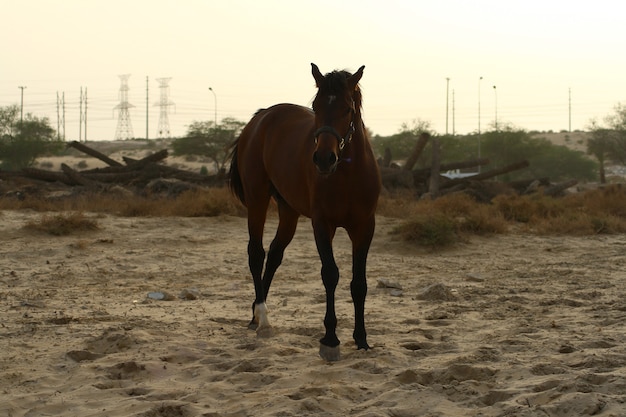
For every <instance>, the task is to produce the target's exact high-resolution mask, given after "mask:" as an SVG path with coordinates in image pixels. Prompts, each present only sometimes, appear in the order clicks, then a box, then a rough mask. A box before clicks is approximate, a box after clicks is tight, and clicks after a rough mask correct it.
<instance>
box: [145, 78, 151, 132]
mask: <svg viewBox="0 0 626 417" xmlns="http://www.w3.org/2000/svg"><path fill="white" fill-rule="evenodd" d="M149 87H150V85H149V83H148V77H146V140H148V127H149V125H150V124H149V123H148V117H149V111H148V92H149Z"/></svg>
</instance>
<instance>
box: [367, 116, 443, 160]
mask: <svg viewBox="0 0 626 417" xmlns="http://www.w3.org/2000/svg"><path fill="white" fill-rule="evenodd" d="M423 132H427V133H430V134H431V135H432V134H433V133H434V132H433V131H432V130H431V125H430V122H427V121H423V120H419V119H417V120H413V122H412V123H411V124H408V123H403V124H402V126H401V128H400V131H399V132H398V133H396V134H395V135H391V136H387V137H381V136H377V137H376V138H375V140H373V141H372V146H373V148H374V152H375V153H376V154H377V155H384V154H385V149H389V150H390V151H391V155H392V157H393V159H395V160H398V159H405V158H408V156H409V155H410V154H411V152H412V151H413V148H414V147H415V142H417V139H418V138H419V136H420V134H422V133H423ZM418 165H419V164H418Z"/></svg>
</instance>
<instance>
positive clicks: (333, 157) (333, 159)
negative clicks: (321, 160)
mask: <svg viewBox="0 0 626 417" xmlns="http://www.w3.org/2000/svg"><path fill="white" fill-rule="evenodd" d="M335 162H337V155H335V153H334V152H332V153H331V154H330V155H329V156H328V164H329V165H330V166H333V165H335Z"/></svg>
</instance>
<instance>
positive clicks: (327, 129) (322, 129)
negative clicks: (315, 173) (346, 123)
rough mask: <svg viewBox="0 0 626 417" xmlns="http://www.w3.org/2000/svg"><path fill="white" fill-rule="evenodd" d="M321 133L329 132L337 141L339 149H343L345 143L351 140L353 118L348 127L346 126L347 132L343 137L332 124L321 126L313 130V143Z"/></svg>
mask: <svg viewBox="0 0 626 417" xmlns="http://www.w3.org/2000/svg"><path fill="white" fill-rule="evenodd" d="M322 133H330V134H331V135H333V136H334V137H336V138H337V140H338V141H339V151H343V148H344V147H345V146H346V143H350V142H351V141H352V134H353V133H354V120H353V121H351V122H350V127H348V132H347V133H346V136H345V137H342V136H341V135H340V134H339V132H337V130H336V129H335V128H334V127H332V126H322V127H320V128H319V129H317V130H316V131H315V133H314V134H313V137H314V138H315V143H317V138H318V136H319V135H321V134H322Z"/></svg>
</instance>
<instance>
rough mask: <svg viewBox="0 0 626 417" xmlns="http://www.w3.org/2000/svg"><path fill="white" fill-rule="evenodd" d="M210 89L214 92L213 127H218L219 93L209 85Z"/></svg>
mask: <svg viewBox="0 0 626 417" xmlns="http://www.w3.org/2000/svg"><path fill="white" fill-rule="evenodd" d="M209 91H210V92H212V93H213V123H214V125H213V128H214V129H217V94H215V91H213V88H211V87H209Z"/></svg>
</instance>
